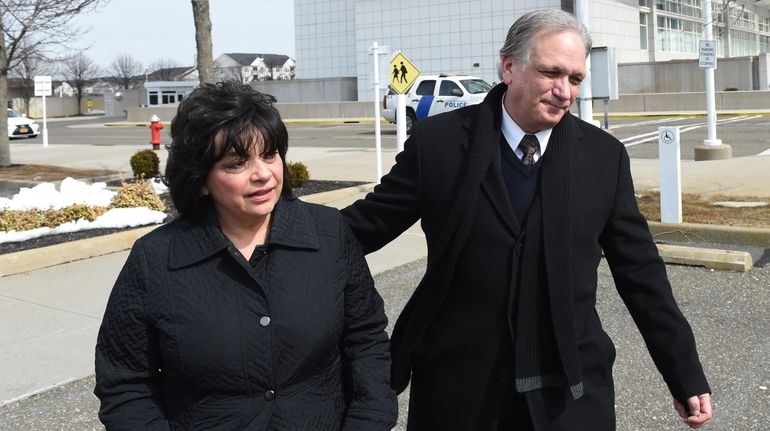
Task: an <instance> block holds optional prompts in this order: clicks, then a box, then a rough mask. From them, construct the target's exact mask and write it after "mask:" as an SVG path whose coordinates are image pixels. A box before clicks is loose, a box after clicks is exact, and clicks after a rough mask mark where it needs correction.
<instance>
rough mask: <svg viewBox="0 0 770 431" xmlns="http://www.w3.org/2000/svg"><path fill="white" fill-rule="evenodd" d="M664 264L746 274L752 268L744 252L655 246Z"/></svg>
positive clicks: (748, 257)
mask: <svg viewBox="0 0 770 431" xmlns="http://www.w3.org/2000/svg"><path fill="white" fill-rule="evenodd" d="M656 245H657V246H658V253H660V257H661V258H662V259H663V261H664V262H666V263H676V264H679V265H690V266H703V267H706V268H710V269H720V270H728V271H740V272H746V271H748V270H750V269H751V268H752V267H753V261H752V259H751V255H750V254H749V253H748V252H745V251H731V250H717V249H710V248H698V247H688V246H681V245H669V244H656Z"/></svg>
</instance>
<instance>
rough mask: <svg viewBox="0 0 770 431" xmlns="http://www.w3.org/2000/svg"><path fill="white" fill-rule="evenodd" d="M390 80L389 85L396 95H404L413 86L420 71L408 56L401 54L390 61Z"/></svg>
mask: <svg viewBox="0 0 770 431" xmlns="http://www.w3.org/2000/svg"><path fill="white" fill-rule="evenodd" d="M389 70H390V79H389V80H388V85H390V88H391V89H393V91H394V92H396V94H404V93H406V90H408V89H409V87H411V86H412V84H413V83H414V81H415V80H417V77H418V76H420V69H418V68H417V66H415V65H414V64H412V62H411V61H409V59H408V58H406V56H405V55H404V54H402V53H400V52H397V53H396V55H394V56H393V58H392V59H391V60H390V69H389Z"/></svg>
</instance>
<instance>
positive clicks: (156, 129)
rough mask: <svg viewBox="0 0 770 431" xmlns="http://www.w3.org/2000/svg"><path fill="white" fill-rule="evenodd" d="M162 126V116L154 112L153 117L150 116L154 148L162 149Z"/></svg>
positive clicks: (151, 137)
mask: <svg viewBox="0 0 770 431" xmlns="http://www.w3.org/2000/svg"><path fill="white" fill-rule="evenodd" d="M162 128H163V124H161V122H160V117H158V116H157V115H156V114H152V117H150V143H151V144H152V149H153V150H159V149H160V129H162Z"/></svg>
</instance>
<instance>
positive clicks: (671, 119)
mask: <svg viewBox="0 0 770 431" xmlns="http://www.w3.org/2000/svg"><path fill="white" fill-rule="evenodd" d="M692 118H695V117H667V118H658V119H655V120H646V121H635V122H632V123H623V124H618V125H617V126H612V127H610V129H622V128H623V127H635V126H647V125H649V124H660V123H672V122H674V121H684V120H690V119H692Z"/></svg>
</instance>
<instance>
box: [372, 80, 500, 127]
mask: <svg viewBox="0 0 770 431" xmlns="http://www.w3.org/2000/svg"><path fill="white" fill-rule="evenodd" d="M491 89H492V86H491V85H489V83H487V82H486V81H484V80H483V79H481V78H477V77H475V76H469V75H445V74H441V75H423V76H420V77H419V78H417V80H416V81H415V83H414V84H413V85H412V86H411V87H410V88H409V91H407V93H406V132H407V133H409V132H410V131H411V130H412V125H413V124H414V123H416V122H417V121H420V120H424V119H425V118H427V117H430V116H432V115H436V114H440V113H442V112H447V111H451V110H454V109H457V108H462V107H463V106H467V105H475V104H477V103H481V101H482V100H484V98H485V97H486V96H487V93H488V92H489V90H491ZM396 106H397V101H396V94H394V93H392V92H388V94H387V95H386V96H385V97H384V98H383V99H382V117H383V118H385V119H386V120H388V121H390V122H391V123H395V122H396Z"/></svg>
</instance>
